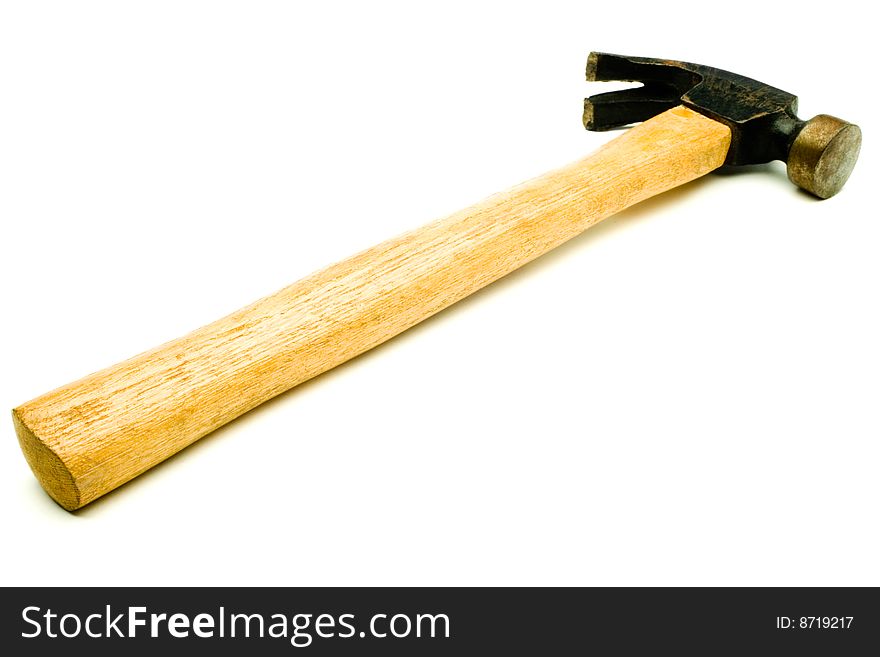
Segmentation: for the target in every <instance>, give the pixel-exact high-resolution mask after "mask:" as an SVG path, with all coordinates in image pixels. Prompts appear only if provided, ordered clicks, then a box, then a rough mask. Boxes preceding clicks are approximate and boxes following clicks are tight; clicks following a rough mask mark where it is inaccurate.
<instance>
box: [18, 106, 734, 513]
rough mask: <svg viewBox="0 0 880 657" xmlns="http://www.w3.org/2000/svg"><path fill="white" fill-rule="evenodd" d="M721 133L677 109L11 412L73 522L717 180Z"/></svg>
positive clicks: (725, 138) (36, 466)
mask: <svg viewBox="0 0 880 657" xmlns="http://www.w3.org/2000/svg"><path fill="white" fill-rule="evenodd" d="M729 143H730V131H729V129H728V128H727V127H726V126H724V125H722V124H721V123H717V122H715V121H713V120H711V119H708V118H706V117H704V116H702V115H700V114H697V113H695V112H692V111H691V110H689V109H686V108H684V107H677V108H674V109H672V110H669V111H667V112H665V113H663V114H661V115H660V116H658V117H655V118H653V119H651V120H650V121H648V122H646V123H644V124H642V125H639V126H637V127H635V128H632V129H631V130H629V131H627V132H625V133H623V134H622V135H621V136H619V137H617V138H616V139H614V140H613V141H611V142H609V143H608V144H606V145H605V146H604V147H602V148H601V149H599V150H598V151H597V152H596V153H594V154H593V155H591V156H589V157H587V158H585V159H583V160H580V161H579V162H575V163H573V164H571V165H569V166H566V167H563V168H561V169H559V170H557V171H553V172H550V173H548V174H546V175H543V176H541V177H539V178H536V179H534V180H531V181H529V182H526V183H523V184H521V185H519V186H517V187H515V188H513V189H511V190H509V191H507V192H504V193H501V194H498V195H495V196H492V197H490V198H488V199H486V200H485V201H483V202H481V203H478V204H477V205H474V206H472V207H470V208H468V209H466V210H462V211H460V212H457V213H455V214H453V215H451V216H449V217H446V218H444V219H441V220H439V221H435V222H433V223H430V224H428V225H426V226H424V227H422V228H419V229H417V230H414V231H412V232H409V233H406V234H404V235H401V236H399V237H397V238H395V239H392V240H389V241H387V242H384V243H382V244H379V245H378V246H375V247H373V248H371V249H368V250H366V251H364V252H362V253H359V254H358V255H355V256H353V257H351V258H349V259H348V260H345V261H343V262H340V263H337V264H335V265H332V266H330V267H328V268H326V269H324V270H322V271H319V272H317V273H315V274H313V275H311V276H309V277H307V278H304V279H302V280H300V281H298V282H296V283H294V284H292V285H290V286H288V287H286V288H284V289H282V290H280V291H278V292H276V293H275V294H272V295H270V296H268V297H265V298H263V299H260V300H259V301H257V302H255V303H253V304H251V305H250V306H247V307H246V308H242V309H241V310H239V311H237V312H235V313H233V314H231V315H229V316H227V317H224V318H222V319H220V320H218V321H216V322H214V323H212V324H209V325H207V326H205V327H203V328H200V329H198V330H196V331H194V332H192V333H190V334H188V335H186V336H184V337H181V338H179V339H177V340H174V341H172V342H168V343H166V344H164V345H162V346H160V347H157V348H155V349H153V350H151V351H148V352H145V353H143V354H140V355H138V356H135V357H134V358H131V359H129V360H127V361H125V362H122V363H119V364H118V365H115V366H113V367H110V368H107V369H105V370H102V371H100V372H97V373H95V374H91V375H89V376H87V377H85V378H83V379H80V380H79V381H76V382H74V383H70V384H68V385H66V386H63V387H61V388H58V389H57V390H54V391H52V392H49V393H47V394H45V395H42V396H40V397H38V398H36V399H34V400H32V401H30V402H27V403H25V404H22V405H21V406H19V407H18V408H16V409H14V410H13V419H14V423H15V428H16V433H17V434H18V438H19V442H20V443H21V447H22V450H23V452H24V454H25V457H26V458H27V461H28V463H29V464H30V466H31V468H32V469H33V471H34V473H35V475H36V476H37V478H38V479H39V481H40V483H41V484H42V486H43V487H44V488H45V489H46V491H47V492H48V493H49V495H51V496H52V497H53V498H54V499H55V500H56V501H57V502H58V503H59V504H60V505H61V506H63V507H64V508H65V509H70V510H72V509H76V508H79V507H81V506H83V505H85V504H88V503H89V502H91V501H92V500H94V499H95V498H97V497H100V496H101V495H103V494H104V493H107V492H108V491H110V490H113V489H114V488H116V487H117V486H119V485H121V484H123V483H125V482H126V481H129V480H130V479H132V478H133V477H136V476H137V475H138V474H140V473H142V472H144V471H145V470H147V469H148V468H151V467H152V466H154V465H156V464H157V463H159V462H161V461H163V460H164V459H166V458H168V457H169V456H171V455H172V454H174V453H176V452H178V451H179V450H181V449H183V448H184V447H186V446H187V445H189V444H191V443H192V442H194V441H195V440H198V439H199V438H201V437H202V436H204V435H206V434H207V433H209V432H211V431H213V430H214V429H217V428H218V427H220V426H222V425H224V424H226V423H227V422H229V421H231V420H233V419H234V418H236V417H238V416H239V415H241V414H242V413H245V412H246V411H248V410H250V409H251V408H253V407H255V406H257V405H258V404H261V403H262V402H264V401H266V400H268V399H270V398H272V397H274V396H275V395H278V394H280V393H282V392H284V391H286V390H288V389H290V388H292V387H293V386H295V385H297V384H299V383H302V382H303V381H306V380H307V379H310V378H312V377H314V376H316V375H318V374H320V373H322V372H325V371H326V370H328V369H330V368H332V367H335V366H336V365H339V364H340V363H343V362H345V361H347V360H348V359H350V358H353V357H355V356H357V355H358V354H360V353H363V352H364V351H366V350H368V349H370V348H371V347H374V346H376V345H378V344H380V343H382V342H384V341H385V340H388V339H389V338H391V337H393V336H395V335H397V334H398V333H400V332H402V331H405V330H406V329H407V328H409V327H411V326H413V325H414V324H416V323H418V322H420V321H422V320H423V319H426V318H427V317H430V316H431V315H433V314H434V313H436V312H438V311H440V310H442V309H443V308H446V307H447V306H449V305H450V304H452V303H455V302H456V301H458V300H459V299H461V298H463V297H465V296H467V295H469V294H471V293H472V292H474V291H476V290H478V289H480V288H482V287H483V286H485V285H488V284H489V283H491V282H493V281H495V280H496V279H498V278H500V277H502V276H504V275H505V274H507V273H509V272H511V271H513V270H514V269H517V268H518V267H520V266H522V265H524V264H525V263H527V262H529V261H530V260H532V259H534V258H536V257H538V256H540V255H541V254H543V253H546V252H547V251H549V250H550V249H552V248H554V247H556V246H558V245H559V244H561V243H563V242H565V241H566V240H568V239H570V238H572V237H574V236H575V235H577V234H579V233H581V232H582V231H583V230H585V229H587V228H589V227H590V226H592V225H593V224H595V223H597V222H599V221H600V220H602V219H604V218H605V217H608V216H609V215H612V214H614V213H615V212H618V211H620V210H622V209H624V208H626V207H628V206H630V205H633V204H634V203H638V202H639V201H641V200H643V199H646V198H648V197H650V196H654V195H655V194H659V193H660V192H663V191H665V190H668V189H671V188H673V187H676V186H678V185H681V184H683V183H686V182H688V181H690V180H693V179H694V178H697V177H699V176H702V175H703V174H705V173H707V172H709V171H711V170H713V169H715V168H717V167H719V166H720V165H721V164H722V163H723V161H724V158H725V156H726V153H727V149H728V146H729Z"/></svg>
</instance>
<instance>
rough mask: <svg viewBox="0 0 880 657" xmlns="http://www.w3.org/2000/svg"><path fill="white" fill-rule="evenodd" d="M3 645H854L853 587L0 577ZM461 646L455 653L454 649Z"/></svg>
mask: <svg viewBox="0 0 880 657" xmlns="http://www.w3.org/2000/svg"><path fill="white" fill-rule="evenodd" d="M0 613H2V627H3V638H2V644H3V646H4V648H6V647H11V648H13V651H12V652H9V651H8V650H6V651H5V654H16V655H18V654H45V653H47V652H48V651H49V650H54V649H58V648H64V649H70V648H74V649H77V650H79V649H82V650H83V651H88V654H90V655H118V654H124V653H125V651H128V650H130V649H139V648H142V647H143V648H148V649H150V650H161V654H162V655H163V656H164V655H176V654H192V652H193V650H200V651H201V650H214V649H223V648H225V647H227V645H228V646H229V647H230V648H233V649H235V650H236V652H241V653H242V654H259V655H263V654H265V655H283V654H297V653H304V654H315V655H329V654H332V655H340V654H343V655H344V654H353V655H354V654H365V653H366V654H372V653H381V654H392V655H396V654H399V655H404V654H405V655H413V654H418V655H434V654H473V653H474V652H475V651H488V652H489V653H490V654H497V653H499V651H504V652H509V651H513V652H514V653H515V654H528V653H534V654H575V653H576V654H585V653H587V652H591V651H594V650H600V651H601V653H602V654H636V653H637V652H639V653H641V652H643V651H645V650H648V651H650V653H652V654H653V653H655V652H661V653H663V654H666V653H667V652H668V654H676V655H681V654H700V655H712V654H717V653H719V652H722V653H729V652H730V651H736V652H738V653H739V654H799V655H804V654H824V655H854V654H865V653H864V652H863V651H864V650H865V649H866V648H869V647H870V646H873V647H874V649H876V648H877V646H880V596H878V591H877V589H869V588H857V589H840V588H821V589H820V588H787V589H780V588H768V589H754V588H734V589H718V588H674V589H660V588H651V589H637V588H628V589H602V588H596V589H577V588H564V589H559V588H555V589H551V588H494V589H485V588H475V589H462V588H440V589H436V588H431V589H426V588H403V589H400V588H355V589H353V588H338V589H308V588H306V589H295V588H269V589H266V588H201V589H169V588H136V589H125V588H68V589H58V588H22V589H4V590H3V603H2V610H0ZM462 651H465V652H464V653H462Z"/></svg>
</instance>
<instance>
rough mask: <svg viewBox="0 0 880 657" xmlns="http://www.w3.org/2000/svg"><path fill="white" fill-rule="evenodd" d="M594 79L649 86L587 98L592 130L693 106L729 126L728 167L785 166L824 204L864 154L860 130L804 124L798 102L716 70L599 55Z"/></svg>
mask: <svg viewBox="0 0 880 657" xmlns="http://www.w3.org/2000/svg"><path fill="white" fill-rule="evenodd" d="M587 80H588V81H591V82H592V81H611V80H620V81H627V82H641V83H642V84H643V86H641V87H639V88H636V89H626V90H624V91H612V92H609V93H603V94H598V95H595V96H590V97H589V98H587V99H586V100H584V127H585V128H586V129H587V130H607V129H609V128H617V127H620V126H625V125H629V124H630V123H637V122H639V121H645V120H647V119H649V118H651V117H652V116H654V115H655V114H659V113H660V112H663V111H665V110H667V109H670V108H672V107H675V106H676V105H686V106H687V107H690V108H691V109H693V110H695V111H697V112H700V113H701V114H705V115H706V116H709V117H710V118H713V119H715V120H716V121H720V122H722V123H724V124H726V125H727V126H729V127H730V129H731V133H732V135H731V143H730V150H729V151H728V153H727V160H726V161H725V164H727V165H734V166H736V165H743V164H760V163H763V162H771V161H773V160H782V161H783V162H785V163H786V165H787V167H788V177H789V179H790V180H791V181H792V182H793V183H794V184H795V185H797V186H798V187H801V188H803V189H805V190H807V191H808V192H811V193H813V194H815V195H816V196H818V197H819V198H828V197H830V196H833V195H834V194H836V193H837V192H839V191H840V189H841V188H842V187H843V185H844V183H845V182H846V180H847V178H849V174H850V173H851V172H852V170H853V167H854V166H855V163H856V160H857V159H858V156H859V147H860V146H861V143H862V133H861V130H859V127H858V126H857V125H853V124H852V123H847V122H846V121H842V120H841V119H837V118H835V117H833V116H828V115H827V114H820V115H818V116H816V117H814V118H812V119H810V120H809V121H801V120H800V119H799V118H798V117H797V97H796V96H793V95H792V94H790V93H788V92H785V91H782V90H780V89H776V88H774V87H771V86H769V85H766V84H764V83H763V82H758V81H757V80H752V79H751V78H746V77H743V76H741V75H737V74H736V73H730V72H728V71H722V70H721V69H717V68H712V67H711V66H702V65H700V64H690V63H688V62H679V61H674V60H669V59H652V58H648V57H623V56H621V55H610V54H608V53H599V52H594V53H590V57H589V59H588V60H587Z"/></svg>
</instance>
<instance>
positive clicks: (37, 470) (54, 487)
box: [12, 408, 82, 511]
mask: <svg viewBox="0 0 880 657" xmlns="http://www.w3.org/2000/svg"><path fill="white" fill-rule="evenodd" d="M12 421H13V423H14V424H15V433H16V435H17V436H18V443H19V445H21V451H22V452H24V457H25V459H26V460H27V462H28V465H29V466H30V467H31V470H33V473H34V475H35V476H36V478H37V481H39V482H40V485H41V486H42V487H43V489H44V490H45V491H46V492H47V493H48V494H49V496H50V497H51V498H52V499H53V500H55V501H56V502H58V504H60V505H61V506H62V507H64V508H65V509H67V510H68V511H74V510H76V509H78V508H80V507H81V506H82V502H81V500H82V498H81V496H80V492H79V487H78V486H77V485H76V481H75V480H74V478H73V474H72V473H71V472H70V469H69V468H68V467H67V466H66V465H65V464H64V461H63V460H62V459H61V456H59V454H58V452H57V451H55V450H53V449H52V448H51V447H50V446H49V445H48V444H46V442H45V441H43V440H41V439H40V437H39V436H37V435H36V434H35V433H34V432H33V431H32V430H31V429H30V428H29V427H28V426H27V424H26V423H25V420H24V419H23V418H22V414H21V412H20V410H19V409H17V408H15V409H12Z"/></svg>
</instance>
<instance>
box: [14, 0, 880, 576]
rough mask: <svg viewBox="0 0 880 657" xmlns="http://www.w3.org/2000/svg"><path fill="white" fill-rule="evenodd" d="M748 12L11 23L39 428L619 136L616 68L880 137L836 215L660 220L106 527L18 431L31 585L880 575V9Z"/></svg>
mask: <svg viewBox="0 0 880 657" xmlns="http://www.w3.org/2000/svg"><path fill="white" fill-rule="evenodd" d="M722 5H723V3H707V2H703V1H701V2H677V3H674V4H673V5H670V4H669V3H660V2H644V1H642V2H639V1H631V2H627V3H599V2H571V3H559V2H548V1H545V2H540V3H537V2H535V3H527V4H526V3H524V4H515V3H510V2H505V3H491V4H490V3H478V2H465V3H454V2H444V3H441V4H437V5H436V6H433V7H432V8H426V7H425V6H422V5H421V3H385V2H375V1H374V2H369V3H357V2H325V3H310V4H309V6H305V3H293V2H278V3H271V2H263V3H254V2H240V3H228V2H202V3H196V2H177V1H175V2H151V3H119V2H77V3H69V2H57V3H47V2H21V3H15V2H10V3H4V4H3V6H2V7H3V8H2V10H0V61H2V62H3V64H2V68H0V89H2V98H3V100H2V103H0V223H2V233H0V235H2V238H0V239H2V263H0V267H2V270H0V281H2V286H3V287H2V308H3V310H2V312H3V321H2V325H0V332H2V333H0V338H2V341H0V349H2V354H0V356H2V379H0V385H2V387H0V402H2V403H0V405H2V406H5V407H6V408H7V409H10V408H12V407H13V406H15V405H18V404H20V403H22V402H24V401H27V400H28V399H31V398H33V397H35V396H37V395H39V394H41V393H43V392H46V391H48V390H50V389H52V388H54V387H56V386H58V385H61V384H63V383H67V382H68V381H70V380H73V379H76V378H78V377H80V376H82V375H84V374H86V373H89V372H92V371H94V370H96V369H99V368H101V367H104V366H107V365H110V364H112V363H114V362H116V361H119V360H122V359H124V358H126V357H128V356H131V355H133V354H135V353H137V352H140V351H143V350H144V349H146V348H149V347H152V346H154V345H156V344H159V343H161V342H164V341H166V340H169V339H171V338H174V337H177V336H178V335H180V334H183V333H185V332H188V331H189V330H191V329H193V328H196V327H198V326H200V325H202V324H205V323H207V322H209V321H211V320H213V319H216V318H217V317H219V316H222V315H224V314H226V313H228V312H230V311H232V310H234V309H236V308H238V307H239V306H242V305H244V304H246V303H248V302H250V301H252V300H253V299H255V298H257V297H260V296H263V295H265V294H267V293H269V292H272V291H274V290H276V289H278V288H280V287H282V286H284V285H286V284H288V283H290V282H293V281H294V280H296V279H297V278H299V277H301V276H303V275H305V274H308V273H310V272H311V271H313V270H315V269H317V268H319V267H322V266H324V265H326V264H329V263H330V262H333V261H336V260H339V259H342V258H344V257H346V256H347V255H349V254H352V253H354V252H356V251H358V250H360V249H363V248H365V247H368V246H370V245H372V244H374V243H376V242H379V241H381V240H383V239H385V238H387V237H391V236H393V235H395V234H397V233H399V232H402V231H404V230H407V229H410V228H414V227H416V226H418V225H420V224H422V223H424V222H426V221H428V220H430V219H433V218H436V217H438V216H442V215H444V214H446V213H448V212H451V211H453V210H456V209H458V208H460V207H463V206H465V205H468V204H470V203H472V202H475V201H477V200H479V199H481V198H482V197H484V196H486V195H488V194H490V193H492V192H495V191H498V190H501V189H504V188H506V187H508V186H510V185H512V184H514V183H517V182H519V181H521V180H523V179H526V178H529V177H532V176H534V175H537V174H540V173H542V172H543V171H545V170H547V169H550V168H554V167H556V166H559V165H562V164H564V163H567V162H569V161H571V160H573V159H576V158H579V157H581V156H583V155H585V154H586V153H588V152H590V151H591V150H593V149H595V148H596V147H598V146H599V145H601V144H602V143H604V142H606V141H608V140H609V139H611V138H613V137H614V136H615V133H610V134H609V133H606V134H592V133H587V132H586V131H584V130H583V128H582V127H581V124H580V112H581V102H582V98H583V96H585V95H588V94H590V93H595V92H597V91H604V90H606V88H605V87H602V85H596V86H588V85H587V84H586V83H585V82H584V81H583V77H584V64H585V61H586V57H587V54H588V52H589V51H590V50H605V51H610V52H618V53H624V54H634V55H645V56H659V57H670V58H677V59H684V60H690V61H698V62H702V63H706V64H710V65H714V66H718V67H721V68H726V69H731V70H735V71H737V72H740V73H743V74H746V75H750V76H753V77H756V78H760V79H762V80H766V81H767V82H769V83H771V84H773V85H775V86H778V87H781V88H783V89H786V90H790V91H793V92H795V93H797V94H798V95H799V96H800V98H801V116H802V117H804V118H809V117H811V116H813V115H814V114H817V113H820V112H827V113H830V114H835V115H839V116H841V117H844V118H847V119H849V120H852V121H854V122H857V123H861V124H862V126H863V129H864V132H865V142H866V145H865V147H864V148H863V152H862V157H861V162H860V163H859V165H858V167H857V168H856V170H855V173H854V174H853V176H852V178H851V180H850V182H849V185H848V186H847V187H846V188H845V189H844V191H843V192H842V193H841V194H840V195H839V196H838V197H836V198H834V199H832V200H829V201H825V202H818V201H815V200H814V199H812V198H811V197H809V196H807V195H806V194H804V193H801V192H799V191H798V190H797V189H795V188H794V187H793V186H792V185H791V184H790V183H789V182H788V181H787V180H786V178H785V173H784V166H783V165H782V164H781V163H775V164H774V165H772V166H762V167H755V168H752V169H749V170H747V171H743V172H740V173H738V174H736V175H732V174H731V175H711V176H708V177H706V178H704V179H702V180H700V181H697V182H695V183H693V184H691V185H688V186H686V187H685V188H682V189H680V190H677V191H673V192H670V193H667V194H665V195H663V196H662V197H660V198H656V199H654V200H651V201H647V202H645V203H643V204H642V205H641V206H639V207H637V208H634V209H631V210H629V211H627V212H624V213H622V214H620V215H618V216H617V217H616V218H614V219H611V220H609V221H608V222H606V223H605V224H603V225H602V226H600V227H597V228H595V229H593V230H591V231H588V232H587V233H586V234H585V235H583V236H581V237H579V238H577V239H574V240H572V241H571V242H569V243H568V244H567V245H565V246H563V247H562V248H560V249H558V250H557V251H555V252H554V253H552V254H551V255H548V256H546V257H544V258H542V259H541V260H539V261H537V262H535V263H533V264H532V265H530V266H528V267H526V268H525V269H523V270H521V271H519V272H517V273H515V274H513V275H511V276H510V277H508V278H507V279H505V280H503V281H502V282H500V283H498V284H496V285H494V286H492V287H491V288H489V289H487V290H484V291H483V292H481V293H478V294H477V295H475V296H474V297H472V298H471V299H468V300H466V301H464V302H462V303H460V304H458V305H457V306H455V307H454V308H452V309H450V310H449V311H447V312H444V313H442V314H441V315H439V316H437V317H436V318H434V319H432V320H430V321H428V322H426V323H424V324H423V325H421V326H419V327H417V328H415V329H413V330H411V331H409V332H408V333H406V334H405V335H403V336H401V337H399V338H397V339H395V340H393V341H392V342H390V343H388V344H387V345H385V346H383V347H381V348H379V349H377V350H375V351H374V352H372V353H370V354H368V355H366V356H364V357H361V358H359V359H357V360H356V361H354V362H351V363H349V364H347V365H345V366H343V367H341V368H338V369H337V370H335V371H333V372H331V373H329V374H327V375H324V376H322V377H320V378H319V379H317V380H314V381H312V382H310V383H308V384H305V385H303V386H301V387H300V388H298V389H296V390H294V391H293V392H292V393H288V394H286V395H283V396H281V397H280V398H278V399H276V400H275V401H272V402H270V403H268V404H266V405H265V406H263V407H261V408H259V409H258V410H256V411H254V412H252V413H250V414H249V415H247V416H246V417H244V418H242V419H240V420H238V421H236V422H234V423H232V424H231V425H228V426H227V427H225V428H224V429H222V430H220V431H218V432H216V433H215V434H214V435H212V436H210V437H208V438H205V439H204V440H202V441H201V442H200V443H198V444H197V445H195V446H193V447H191V448H189V449H187V450H185V451H184V452H183V453H181V454H179V455H178V456H176V457H174V458H173V459H171V460H170V461H168V462H166V463H165V464H163V465H161V466H159V467H157V468H155V469H154V470H153V471H151V472H149V473H148V474H146V475H144V476H142V477H140V478H139V479H137V480H136V481H134V482H132V483H130V484H128V485H126V486H124V487H123V488H121V489H119V490H117V491H116V492H114V493H112V494H110V495H108V496H107V497H105V498H103V499H101V500H99V501H97V502H95V503H93V504H91V505H89V506H88V507H86V508H84V509H83V510H81V511H79V512H77V513H75V514H70V513H67V512H65V511H63V510H62V509H61V508H60V507H58V506H56V505H55V504H54V503H53V502H52V501H51V500H50V498H49V497H48V496H46V495H45V494H44V493H43V492H42V490H41V489H40V488H39V486H38V484H37V482H36V480H35V479H34V478H33V476H32V475H31V473H30V471H29V469H28V467H27V465H26V464H25V461H24V459H23V458H22V456H21V454H20V451H19V448H18V445H17V442H16V439H15V435H14V431H13V428H12V423H11V421H6V422H5V424H4V425H3V430H2V435H0V438H2V440H0V486H2V488H0V495H2V500H3V505H2V530H0V531H2V534H3V536H4V538H3V540H2V546H0V550H2V560H0V580H2V583H4V584H19V585H36V584H75V585H84V584H114V585H160V584H169V585H170V584H181V585H197V584H214V585H224V584H232V585H239V584H241V585H244V584H247V585H274V584H278V585H282V584H283V585H307V584H309V585H339V584H357V585H361V584H381V585H428V584H437V585H445V584H470V585H488V584H502V585H513V584H547V585H569V584H579V585H600V584H601V585H634V584H650V585H655V584H674V585H684V584H697V585H703V584H729V585H739V584H760V585H783V584H786V585H807V584H817V585H830V584H835V585H859V584H873V585H878V584H880V560H878V558H877V555H878V554H880V528H878V522H877V517H878V499H880V495H878V493H880V480H878V465H880V458H878V457H880V446H878V445H880V414H878V400H880V394H878V393H880V347H878V336H880V314H878V282H880V257H878V251H880V249H878V247H880V221H878V218H877V213H876V210H871V207H873V206H874V205H876V202H875V199H876V193H877V189H876V181H877V179H878V170H877V161H876V151H875V150H874V149H873V143H874V135H875V134H876V132H877V128H876V125H877V123H876V117H877V98H876V80H877V75H876V73H877V71H876V70H875V69H873V68H871V67H870V66H869V62H871V61H873V59H872V56H873V54H874V53H873V51H874V49H875V43H874V41H875V38H876V35H875V27H876V26H875V25H874V22H873V21H869V20H867V16H865V17H864V18H865V20H859V18H858V9H857V7H858V6H859V5H858V3H855V2H837V3H835V4H834V6H833V7H831V8H830V9H829V8H828V7H827V3H826V2H821V3H819V2H816V3H801V4H800V5H798V6H797V7H792V6H791V5H790V3H769V2H762V3H753V6H750V3H747V2H738V3H736V7H735V8H734V10H732V11H731V10H727V9H725V8H724V7H723V6H722ZM865 6H866V5H864V4H862V7H865ZM820 7H825V9H823V10H822V12H821V14H817V9H819V8H820ZM820 16H821V18H820Z"/></svg>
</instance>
